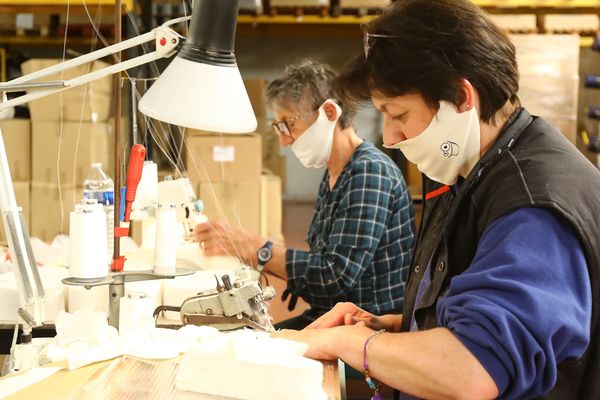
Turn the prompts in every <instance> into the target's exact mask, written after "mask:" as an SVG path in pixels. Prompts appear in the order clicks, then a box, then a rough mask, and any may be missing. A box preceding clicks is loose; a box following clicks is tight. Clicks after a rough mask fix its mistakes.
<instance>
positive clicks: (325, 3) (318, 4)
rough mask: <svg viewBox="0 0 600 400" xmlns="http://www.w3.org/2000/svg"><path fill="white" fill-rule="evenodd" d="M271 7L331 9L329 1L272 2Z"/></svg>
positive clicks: (292, 0) (285, 0) (275, 0)
mask: <svg viewBox="0 0 600 400" xmlns="http://www.w3.org/2000/svg"><path fill="white" fill-rule="evenodd" d="M270 5H271V7H329V0H271V2H270Z"/></svg>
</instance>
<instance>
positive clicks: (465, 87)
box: [458, 79, 475, 112]
mask: <svg viewBox="0 0 600 400" xmlns="http://www.w3.org/2000/svg"><path fill="white" fill-rule="evenodd" d="M461 89H462V93H461V97H462V99H463V100H462V101H461V103H460V104H459V105H458V112H465V111H469V110H471V109H472V108H473V107H475V89H474V88H473V85H471V82H469V81H468V80H466V79H463V80H462V82H461Z"/></svg>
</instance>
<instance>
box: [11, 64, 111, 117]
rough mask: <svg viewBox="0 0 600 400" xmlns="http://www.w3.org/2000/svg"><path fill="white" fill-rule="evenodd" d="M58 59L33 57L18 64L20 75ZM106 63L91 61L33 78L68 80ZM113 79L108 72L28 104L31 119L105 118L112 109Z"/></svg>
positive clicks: (95, 69) (98, 68)
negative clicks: (99, 77) (105, 75)
mask: <svg viewBox="0 0 600 400" xmlns="http://www.w3.org/2000/svg"><path fill="white" fill-rule="evenodd" d="M61 61H62V60H60V59H41V58H33V59H31V60H28V61H26V62H24V63H23V64H22V65H21V71H22V72H23V75H27V74H30V73H32V72H35V71H38V70H41V69H43V68H47V67H50V66H52V65H55V64H58V63H60V62H61ZM108 66H110V64H108V63H105V62H103V61H94V62H93V63H89V64H84V65H81V66H78V67H75V68H71V69H69V70H68V71H65V72H63V73H62V74H61V73H57V74H53V75H50V76H47V77H44V78H42V79H39V80H37V81H40V82H45V81H57V80H69V79H74V78H78V77H81V76H82V75H85V74H86V73H88V72H91V71H97V70H100V69H102V68H106V67H108ZM112 97H113V79H112V75H109V76H107V77H105V78H101V79H98V80H95V81H93V82H90V83H88V84H86V85H82V86H79V87H74V88H71V89H68V90H65V91H63V92H61V93H60V94H55V95H51V96H47V97H44V98H41V99H38V100H34V101H30V102H29V103H28V106H29V112H30V114H31V119H32V120H41V121H60V120H61V115H62V118H63V120H64V121H80V120H83V121H90V122H103V121H106V120H107V119H108V118H109V117H110V115H111V112H112Z"/></svg>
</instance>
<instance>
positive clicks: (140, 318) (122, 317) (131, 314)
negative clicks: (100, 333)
mask: <svg viewBox="0 0 600 400" xmlns="http://www.w3.org/2000/svg"><path fill="white" fill-rule="evenodd" d="M154 308H155V307H154V302H153V300H152V299H151V298H149V297H147V296H146V293H144V292H136V291H130V292H129V293H128V294H127V296H125V297H121V299H120V306H119V333H120V334H121V335H123V334H125V333H127V332H130V331H133V330H135V329H140V328H142V329H150V328H152V327H153V326H154V318H153V317H152V313H153V312H154Z"/></svg>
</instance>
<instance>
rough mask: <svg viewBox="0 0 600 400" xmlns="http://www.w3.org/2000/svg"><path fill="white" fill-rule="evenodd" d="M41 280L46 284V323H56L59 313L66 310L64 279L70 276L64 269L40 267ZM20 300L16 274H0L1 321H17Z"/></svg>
mask: <svg viewBox="0 0 600 400" xmlns="http://www.w3.org/2000/svg"><path fill="white" fill-rule="evenodd" d="M38 271H39V273H40V278H41V280H42V282H43V284H44V291H45V293H46V295H45V297H44V298H45V301H44V303H45V317H44V320H45V321H55V320H56V317H57V316H58V313H59V312H61V311H64V309H65V294H64V289H63V284H62V282H61V281H62V279H64V278H66V277H68V276H69V273H68V271H67V269H66V268H64V267H40V268H38ZM18 308H19V298H18V295H17V283H16V280H15V274H14V272H6V273H3V274H0V321H11V322H13V321H16V320H17V310H18Z"/></svg>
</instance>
